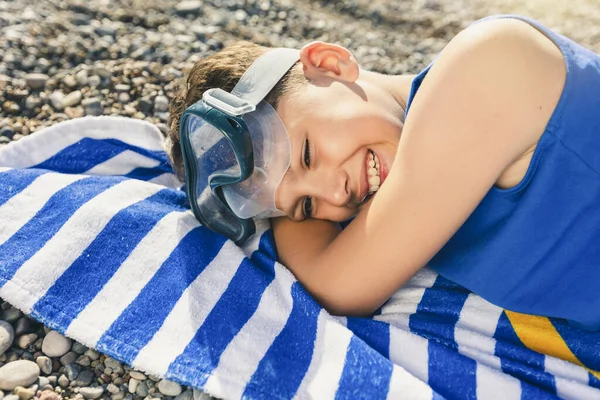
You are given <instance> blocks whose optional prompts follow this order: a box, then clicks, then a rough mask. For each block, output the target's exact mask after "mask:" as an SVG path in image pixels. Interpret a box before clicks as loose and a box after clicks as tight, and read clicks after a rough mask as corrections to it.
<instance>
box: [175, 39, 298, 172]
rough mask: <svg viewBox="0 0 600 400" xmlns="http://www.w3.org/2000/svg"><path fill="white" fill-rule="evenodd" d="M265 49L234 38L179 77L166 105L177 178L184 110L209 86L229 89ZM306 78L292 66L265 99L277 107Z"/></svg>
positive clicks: (181, 160) (180, 163)
mask: <svg viewBox="0 0 600 400" xmlns="http://www.w3.org/2000/svg"><path fill="white" fill-rule="evenodd" d="M268 50H269V48H268V47H264V46H259V45H257V44H253V43H250V42H244V41H242V42H237V43H235V44H233V45H231V46H228V47H226V48H224V49H223V50H221V51H219V52H218V53H215V54H213V55H211V56H209V57H207V58H204V59H202V60H200V61H198V62H197V63H196V64H195V65H194V67H193V68H192V69H191V71H190V72H189V74H188V75H187V77H185V78H184V79H183V80H182V82H181V87H180V90H179V92H178V93H177V94H176V95H175V97H174V98H173V100H172V101H171V104H170V106H169V111H170V116H169V132H168V134H167V138H166V140H165V147H166V150H167V153H168V155H169V158H170V160H171V165H172V166H173V168H174V170H175V172H176V173H177V176H178V177H179V178H180V179H182V180H183V179H184V177H185V171H184V168H183V158H182V155H181V147H180V144H179V120H180V118H181V115H182V114H183V112H184V111H185V110H186V109H187V108H188V107H189V106H191V105H192V104H194V103H195V102H196V101H198V100H199V99H200V98H201V97H202V94H203V93H204V91H206V90H208V89H211V88H221V89H223V90H225V91H227V92H231V91H232V90H233V88H234V86H235V85H236V84H237V82H238V81H239V79H240V78H241V77H242V75H243V74H244V72H246V70H248V68H250V66H251V65H252V63H253V62H254V61H256V59H257V58H258V57H260V56H261V55H263V54H264V53H266V52H267V51H268ZM305 82H306V78H305V77H304V74H303V73H302V70H301V69H299V68H297V66H296V67H294V68H291V69H290V70H289V71H288V72H287V73H286V74H285V75H284V76H283V78H282V79H281V80H280V81H279V83H278V84H277V85H276V86H275V87H274V88H273V90H271V92H269V94H268V95H267V97H266V98H265V100H266V101H267V102H268V103H269V104H270V105H271V106H272V107H273V108H275V109H277V104H278V102H279V99H280V98H281V97H282V96H283V95H285V94H287V93H289V92H291V91H292V90H294V89H296V88H298V87H300V86H301V85H303V84H304V83H305Z"/></svg>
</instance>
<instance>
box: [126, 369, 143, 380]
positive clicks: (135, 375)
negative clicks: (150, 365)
mask: <svg viewBox="0 0 600 400" xmlns="http://www.w3.org/2000/svg"><path fill="white" fill-rule="evenodd" d="M129 376H130V377H132V378H135V379H137V380H138V381H145V380H146V379H147V378H146V375H144V374H143V373H141V372H140V371H129Z"/></svg>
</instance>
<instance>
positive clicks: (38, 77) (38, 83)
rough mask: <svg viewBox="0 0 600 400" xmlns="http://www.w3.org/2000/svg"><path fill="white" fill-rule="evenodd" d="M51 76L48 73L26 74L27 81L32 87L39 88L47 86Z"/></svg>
mask: <svg viewBox="0 0 600 400" xmlns="http://www.w3.org/2000/svg"><path fill="white" fill-rule="evenodd" d="M48 79H50V77H49V76H48V75H46V74H27V75H25V82H26V83H27V86H29V87H30V88H31V89H34V90H37V89H42V88H43V87H44V86H46V82H47V81H48Z"/></svg>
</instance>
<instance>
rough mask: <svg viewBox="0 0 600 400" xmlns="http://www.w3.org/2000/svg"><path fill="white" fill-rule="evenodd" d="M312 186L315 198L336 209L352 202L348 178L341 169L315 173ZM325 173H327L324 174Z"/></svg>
mask: <svg viewBox="0 0 600 400" xmlns="http://www.w3.org/2000/svg"><path fill="white" fill-rule="evenodd" d="M314 172H315V173H314V174H311V175H313V176H312V179H311V180H310V181H311V182H310V186H311V187H312V189H313V190H312V191H313V192H314V193H313V197H316V198H318V199H321V200H323V201H326V202H327V203H329V204H331V205H333V206H335V207H344V206H346V205H348V203H349V202H350V191H349V190H348V176H347V174H346V173H345V172H344V171H343V170H341V169H335V170H331V171H328V172H325V171H322V170H321V171H314ZM324 172H325V173H324Z"/></svg>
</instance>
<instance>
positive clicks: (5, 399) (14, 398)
mask: <svg viewBox="0 0 600 400" xmlns="http://www.w3.org/2000/svg"><path fill="white" fill-rule="evenodd" d="M2 400H20V399H19V396H17V395H16V394H9V395H8V396H4V397H3V398H2Z"/></svg>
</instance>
